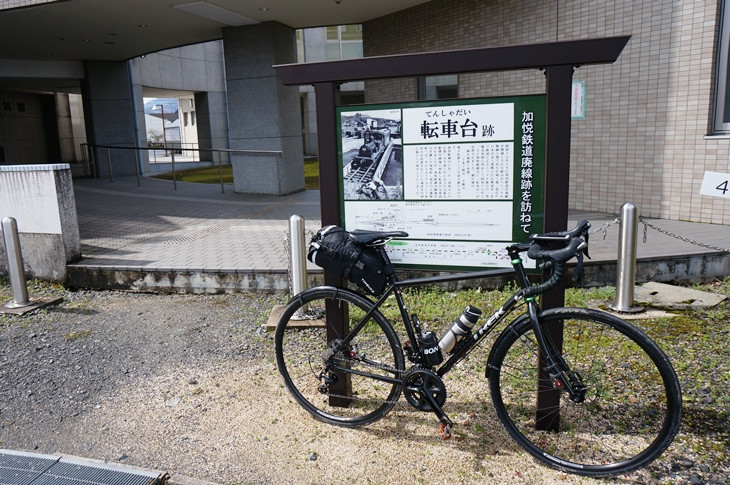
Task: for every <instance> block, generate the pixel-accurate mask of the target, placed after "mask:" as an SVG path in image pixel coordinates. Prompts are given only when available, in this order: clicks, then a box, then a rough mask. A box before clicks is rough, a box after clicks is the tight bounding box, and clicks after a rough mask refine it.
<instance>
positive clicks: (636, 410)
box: [488, 308, 681, 476]
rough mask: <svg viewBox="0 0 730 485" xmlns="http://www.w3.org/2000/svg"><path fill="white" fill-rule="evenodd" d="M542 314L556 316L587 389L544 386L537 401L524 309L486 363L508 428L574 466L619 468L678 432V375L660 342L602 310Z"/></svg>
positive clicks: (584, 470)
mask: <svg viewBox="0 0 730 485" xmlns="http://www.w3.org/2000/svg"><path fill="white" fill-rule="evenodd" d="M540 320H541V321H542V322H543V328H545V329H551V328H556V327H558V328H559V326H560V325H561V324H562V328H563V340H562V356H563V359H564V360H565V362H566V363H567V365H568V367H569V368H570V369H571V370H572V371H573V372H577V373H578V374H579V375H580V377H581V378H582V381H583V384H584V385H585V386H586V388H587V389H586V395H585V399H584V400H583V401H582V402H580V403H575V402H572V401H571V400H570V398H569V396H568V394H567V392H563V391H557V390H556V391H552V390H551V391H549V393H553V396H552V399H550V396H546V393H542V394H541V396H540V399H541V401H540V405H539V408H540V409H538V404H537V402H538V391H537V390H538V387H542V384H545V383H540V382H539V378H538V375H539V372H538V367H539V366H538V351H539V349H538V344H537V340H536V338H535V335H534V332H533V331H532V327H531V324H530V321H529V319H528V318H527V317H525V316H523V317H521V318H520V319H518V320H517V321H515V322H514V323H512V324H511V325H510V326H508V327H507V328H506V329H505V330H504V331H503V332H502V334H501V335H500V337H499V338H498V339H497V341H496V342H495V344H494V347H493V350H492V353H491V355H490V359H489V364H488V373H489V385H490V391H491V395H492V401H493V403H494V406H495V409H496V412H497V416H498V417H499V419H500V421H501V422H502V424H504V425H505V427H506V428H507V431H508V432H509V434H510V435H511V436H512V437H513V438H514V439H515V440H516V441H517V443H519V444H520V446H522V447H523V448H524V449H526V450H527V451H528V452H529V453H531V454H532V455H533V456H534V457H536V458H538V459H539V460H541V461H543V462H545V463H547V464H549V465H551V466H553V467H555V468H559V469H562V470H566V471H569V472H572V473H577V474H581V475H593V476H601V475H613V474H619V473H626V472H628V471H631V470H634V469H636V468H640V467H642V466H645V465H647V464H648V463H650V462H651V461H652V460H654V459H655V458H657V457H658V456H659V455H660V454H661V453H662V452H663V451H664V450H665V449H666V448H667V447H668V446H669V444H670V443H671V442H672V440H673V439H674V436H675V435H676V434H677V431H678V430H679V424H680V414H681V395H680V388H679V381H678V380H677V375H676V373H675V372H674V369H673V368H672V365H671V364H670V362H669V360H668V359H667V357H666V356H665V355H664V353H663V352H662V351H661V349H659V347H658V346H657V345H656V344H655V343H654V342H653V341H651V339H649V337H647V336H646V335H645V334H644V333H643V332H641V331H640V330H639V329H637V328H636V327H634V326H633V325H629V324H628V323H626V322H625V321H623V320H621V319H619V318H617V317H614V316H612V315H609V314H607V313H605V312H600V311H596V310H589V309H581V308H570V309H569V308H559V309H554V310H547V311H545V312H543V313H542V314H541V315H540ZM558 348H560V346H558ZM548 380H549V379H548ZM552 386H553V383H552V382H548V383H547V387H550V388H552ZM556 394H557V395H556Z"/></svg>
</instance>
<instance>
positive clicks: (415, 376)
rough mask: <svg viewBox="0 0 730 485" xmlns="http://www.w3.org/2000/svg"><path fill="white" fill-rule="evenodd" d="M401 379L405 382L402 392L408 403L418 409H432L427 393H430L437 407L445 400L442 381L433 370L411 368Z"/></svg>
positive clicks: (444, 389)
mask: <svg viewBox="0 0 730 485" xmlns="http://www.w3.org/2000/svg"><path fill="white" fill-rule="evenodd" d="M403 381H404V382H405V384H404V385H403V394H405V396H406V400H407V401H408V404H410V405H411V406H413V407H414V408H416V409H418V410H419V411H434V409H433V407H432V406H431V403H430V399H428V398H427V397H426V396H427V395H430V396H431V397H432V398H433V400H434V401H435V402H436V403H437V404H438V405H439V407H440V406H443V405H444V403H445V402H446V386H445V385H444V381H443V380H441V377H439V376H438V374H436V373H435V372H433V371H430V370H427V369H418V368H416V369H411V370H409V371H408V372H407V373H406V375H405V377H404V379H403Z"/></svg>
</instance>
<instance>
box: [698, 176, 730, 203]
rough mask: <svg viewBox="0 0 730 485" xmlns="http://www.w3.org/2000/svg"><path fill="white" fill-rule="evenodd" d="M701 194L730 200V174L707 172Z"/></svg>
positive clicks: (703, 179)
mask: <svg viewBox="0 0 730 485" xmlns="http://www.w3.org/2000/svg"><path fill="white" fill-rule="evenodd" d="M700 194H702V195H710V196H712V197H723V198H725V199H730V173H721V172H705V176H704V177H703V178H702V186H701V187H700Z"/></svg>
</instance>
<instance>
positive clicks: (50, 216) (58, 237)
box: [0, 163, 81, 281]
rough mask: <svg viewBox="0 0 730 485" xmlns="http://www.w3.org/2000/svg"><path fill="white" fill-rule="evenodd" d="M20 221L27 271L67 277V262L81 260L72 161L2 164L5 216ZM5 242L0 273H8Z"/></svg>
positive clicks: (0, 201) (0, 195) (1, 210)
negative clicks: (70, 165)
mask: <svg viewBox="0 0 730 485" xmlns="http://www.w3.org/2000/svg"><path fill="white" fill-rule="evenodd" d="M5 217H12V218H14V219H15V220H16V221H17V223H18V233H19V237H20V247H21V251H22V253H23V261H24V267H25V272H26V274H27V275H29V276H30V277H31V278H41V279H45V280H52V281H63V280H64V279H65V278H66V264H67V263H70V262H74V261H77V260H79V259H81V240H80V237H79V224H78V217H77V215H76V201H75V199H74V192H73V182H72V179H71V169H70V167H69V165H68V164H67V163H60V164H48V165H7V166H0V219H3V218H5ZM7 268H8V261H7V255H6V254H5V248H4V246H3V245H2V244H0V273H2V274H7Z"/></svg>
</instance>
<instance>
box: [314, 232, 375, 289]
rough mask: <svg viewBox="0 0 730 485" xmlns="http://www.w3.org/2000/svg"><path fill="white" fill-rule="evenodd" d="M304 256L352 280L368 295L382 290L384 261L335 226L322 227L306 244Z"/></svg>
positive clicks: (370, 249)
mask: <svg viewBox="0 0 730 485" xmlns="http://www.w3.org/2000/svg"><path fill="white" fill-rule="evenodd" d="M307 259H308V260H310V261H311V262H313V263H314V264H316V265H317V266H319V267H320V268H322V269H324V270H325V271H328V272H330V273H333V274H336V275H337V276H339V277H341V278H344V279H346V280H347V281H350V282H352V283H355V284H356V285H357V286H359V287H360V288H361V289H362V290H364V291H365V292H367V293H368V294H370V295H374V296H379V295H381V294H382V293H383V290H385V283H386V275H385V272H384V268H385V262H384V261H383V257H382V256H381V255H380V253H379V252H378V250H377V249H375V248H371V247H368V246H365V245H362V244H359V243H357V242H355V241H353V240H352V239H350V236H349V233H348V232H347V231H345V230H344V229H342V228H341V227H338V226H325V227H323V228H322V229H320V230H319V231H317V234H315V235H314V237H313V238H312V241H311V242H310V243H309V251H308V253H307Z"/></svg>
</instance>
